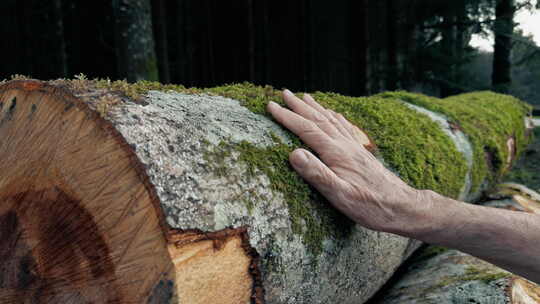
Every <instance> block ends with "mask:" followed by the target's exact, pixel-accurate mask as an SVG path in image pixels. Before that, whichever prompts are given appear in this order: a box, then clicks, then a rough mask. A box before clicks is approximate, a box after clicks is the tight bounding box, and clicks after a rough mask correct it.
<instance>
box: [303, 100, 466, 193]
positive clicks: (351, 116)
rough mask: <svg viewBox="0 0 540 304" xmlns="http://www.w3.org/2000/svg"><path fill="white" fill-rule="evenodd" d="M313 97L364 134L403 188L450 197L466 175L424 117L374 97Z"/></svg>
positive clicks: (446, 142)
mask: <svg viewBox="0 0 540 304" xmlns="http://www.w3.org/2000/svg"><path fill="white" fill-rule="evenodd" d="M313 96H314V98H315V99H316V100H318V101H319V102H320V103H321V104H323V105H324V106H326V107H329V108H332V109H334V110H335V111H336V112H339V113H342V114H343V115H344V116H345V117H346V118H347V119H348V120H350V121H351V122H353V123H354V124H356V125H357V126H359V127H360V128H361V129H363V130H365V131H366V133H367V134H369V135H370V136H371V138H372V139H373V140H374V142H375V143H376V144H377V147H378V149H379V152H380V154H381V155H382V157H383V158H384V160H385V162H386V163H387V164H388V165H390V167H392V168H393V169H394V170H395V171H396V172H397V173H398V174H399V176H400V177H401V178H402V179H403V180H404V181H406V182H407V183H408V184H410V185H411V186H413V187H415V188H417V189H431V190H434V191H436V192H438V193H441V194H443V195H446V196H449V197H453V198H457V197H458V196H459V193H460V190H461V188H462V187H463V185H464V182H465V176H466V173H467V164H466V161H465V159H464V157H463V155H462V154H461V153H460V152H459V151H458V150H457V149H456V147H455V145H454V144H453V143H452V141H451V139H450V138H449V137H448V136H447V135H446V134H444V132H443V131H442V130H441V128H440V127H439V126H438V125H437V123H435V122H433V121H432V120H431V119H430V118H429V117H427V116H425V115H421V114H418V113H417V112H416V111H414V110H412V109H410V108H409V107H407V106H406V105H404V104H403V103H401V102H399V101H396V100H391V99H387V98H379V97H376V96H375V97H368V98H352V97H346V96H342V95H339V94H325V93H315V94H313Z"/></svg>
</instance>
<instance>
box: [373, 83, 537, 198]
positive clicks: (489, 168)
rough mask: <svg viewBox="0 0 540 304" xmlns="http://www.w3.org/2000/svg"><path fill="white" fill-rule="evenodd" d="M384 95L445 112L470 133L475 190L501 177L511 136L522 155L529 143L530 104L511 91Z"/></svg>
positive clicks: (452, 121) (504, 168) (506, 168)
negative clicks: (527, 117) (526, 125)
mask: <svg viewBox="0 0 540 304" xmlns="http://www.w3.org/2000/svg"><path fill="white" fill-rule="evenodd" d="M378 96H379V97H381V98H389V99H400V100H403V101H405V102H408V103H411V104H415V105H418V106H421V107H424V108H427V109H429V110H432V111H435V112H439V113H442V114H444V115H446V116H447V117H448V118H449V119H450V122H451V123H454V124H456V125H458V126H459V127H460V128H461V129H462V130H463V131H464V133H465V134H467V136H468V137H469V140H470V141H471V143H472V145H473V149H474V164H473V170H472V182H473V185H472V191H473V192H474V191H476V190H477V189H478V187H479V186H480V185H481V183H482V182H483V181H484V180H486V179H487V180H488V181H490V182H493V181H496V180H498V179H499V178H500V177H501V176H502V174H503V173H505V172H506V171H507V170H508V168H509V164H508V162H507V161H506V160H507V158H508V149H507V147H506V142H507V140H508V138H509V137H510V136H512V137H514V139H515V141H516V148H517V149H516V150H517V151H516V152H517V154H518V155H519V153H521V151H522V150H523V148H524V147H525V146H526V144H527V143H528V140H529V139H528V138H526V136H525V128H524V123H523V117H524V116H525V115H526V114H527V113H529V112H530V106H528V105H527V104H525V103H524V102H522V101H520V100H518V99H516V98H514V97H512V96H508V95H503V94H497V93H493V92H475V93H467V94H461V95H457V96H452V97H449V98H445V99H438V98H432V97H428V96H425V95H422V94H415V93H407V92H387V93H383V94H379V95H378Z"/></svg>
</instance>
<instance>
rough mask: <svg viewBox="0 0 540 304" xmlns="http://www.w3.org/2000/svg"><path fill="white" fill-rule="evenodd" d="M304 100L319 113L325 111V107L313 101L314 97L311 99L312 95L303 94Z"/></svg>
mask: <svg viewBox="0 0 540 304" xmlns="http://www.w3.org/2000/svg"><path fill="white" fill-rule="evenodd" d="M304 101H305V102H306V103H307V104H308V105H310V106H311V107H312V108H314V109H315V110H317V111H319V112H321V113H324V112H325V111H326V109H325V108H324V107H323V106H321V105H320V104H319V103H318V102H316V101H315V99H313V97H312V96H311V95H309V94H307V93H306V94H304Z"/></svg>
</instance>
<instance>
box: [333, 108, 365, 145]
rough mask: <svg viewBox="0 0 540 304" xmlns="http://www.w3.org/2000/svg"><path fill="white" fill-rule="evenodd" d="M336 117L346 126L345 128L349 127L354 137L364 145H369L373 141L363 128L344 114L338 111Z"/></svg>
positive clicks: (349, 131) (348, 129)
mask: <svg viewBox="0 0 540 304" xmlns="http://www.w3.org/2000/svg"><path fill="white" fill-rule="evenodd" d="M336 118H337V120H338V121H339V122H340V124H341V125H342V126H343V127H345V129H347V131H348V133H349V134H350V136H351V138H352V139H354V140H356V141H357V142H359V143H361V144H362V145H363V146H365V145H369V144H370V143H371V141H370V140H369V138H368V137H367V136H366V134H365V133H364V132H363V131H362V130H360V128H358V127H357V126H355V125H353V124H352V123H351V122H350V121H348V120H347V119H346V118H345V117H344V116H343V115H341V114H339V113H337V116H336Z"/></svg>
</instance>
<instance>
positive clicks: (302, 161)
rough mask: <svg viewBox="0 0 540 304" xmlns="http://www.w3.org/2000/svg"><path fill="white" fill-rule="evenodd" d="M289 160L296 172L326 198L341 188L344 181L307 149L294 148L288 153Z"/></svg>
mask: <svg viewBox="0 0 540 304" xmlns="http://www.w3.org/2000/svg"><path fill="white" fill-rule="evenodd" d="M289 161H290V162H291V164H292V166H293V168H294V169H295V170H296V172H298V174H300V176H302V178H304V179H305V180H306V181H307V182H308V183H309V184H311V185H312V186H313V187H315V188H316V189H317V190H319V192H320V193H321V194H323V195H324V196H325V197H326V198H327V199H329V200H330V199H331V197H333V196H335V195H336V193H337V192H339V191H340V190H341V189H343V188H342V187H343V186H344V184H345V183H344V181H343V180H342V179H341V178H340V177H338V176H337V175H336V174H335V173H334V172H333V171H332V170H330V168H328V167H327V166H326V165H325V164H324V163H323V162H322V161H320V160H319V159H318V158H317V157H315V156H314V155H313V154H311V153H310V152H309V151H307V150H305V149H296V150H294V151H293V152H292V153H291V154H290V155H289Z"/></svg>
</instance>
